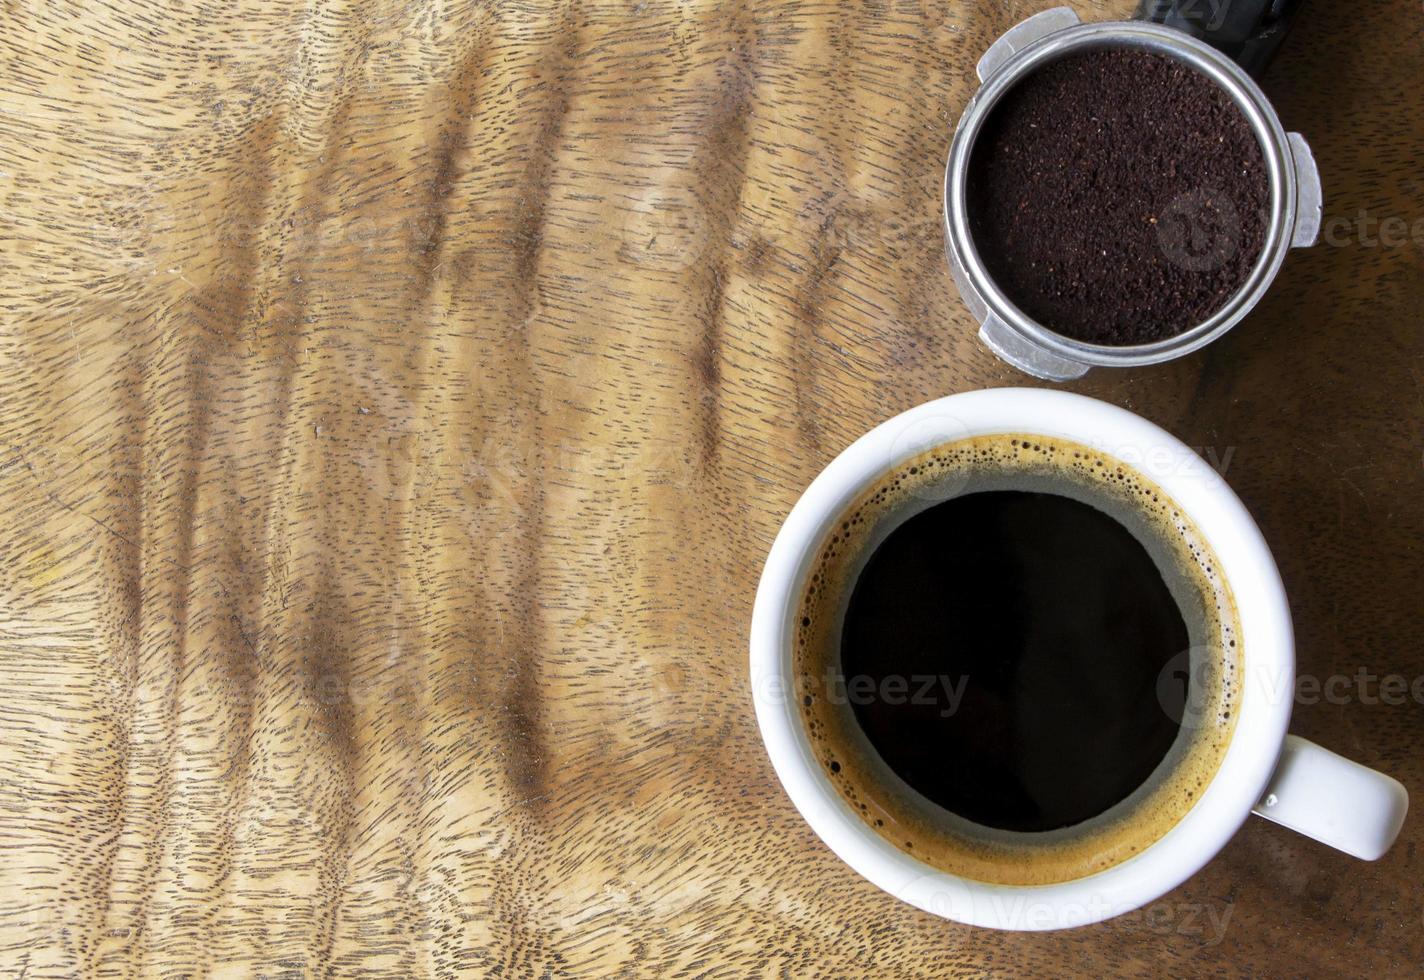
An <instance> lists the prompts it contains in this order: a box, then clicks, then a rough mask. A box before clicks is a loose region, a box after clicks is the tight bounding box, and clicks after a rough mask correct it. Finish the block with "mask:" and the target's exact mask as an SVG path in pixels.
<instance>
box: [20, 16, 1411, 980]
mask: <svg viewBox="0 0 1424 980" xmlns="http://www.w3.org/2000/svg"><path fill="white" fill-rule="evenodd" d="M1044 5H1046V4H1034V3H1011V4H998V3H989V2H979V3H965V2H950V0H934V2H930V0H904V2H900V0H886V2H878V3H871V2H864V3H860V2H856V3H842V2H839V0H826V2H820V3H798V2H788V3H776V4H758V3H752V2H731V3H725V4H715V3H709V2H700V0H692V2H673V0H648V2H637V3H634V2H618V0H609V2H600V3H588V4H583V5H545V4H525V3H498V4H478V3H466V2H462V0H413V2H409V3H407V2H404V0H391V2H359V0H353V2H347V3H342V2H319V0H314V2H311V3H305V4H303V3H271V4H259V3H252V2H235V3H231V4H227V3H224V4H218V3H187V2H165V3H139V2H134V0H96V2H93V3H84V4H79V3H69V2H64V0H16V2H13V3H7V4H5V5H4V11H3V17H0V204H3V207H0V262H3V278H0V510H3V515H4V516H3V518H0V670H3V679H4V687H3V694H0V972H3V973H4V974H5V975H7V976H23V977H28V978H39V977H60V976H66V977H67V976H123V975H163V976H169V977H177V976H205V975H210V976H243V977H246V976H269V977H274V976H353V975H361V976H423V975H440V976H445V975H454V974H457V973H468V974H470V975H475V976H503V977H538V976H570V975H626V976H639V977H644V976H646V977H674V976H686V977H723V976H746V975H757V976H796V977H802V976H816V975H824V976H835V977H841V976H851V975H875V976H895V975H904V976H921V975H925V976H928V975H966V976H987V975H1000V974H1003V975H1020V974H1023V973H1025V972H1029V971H1037V972H1040V973H1042V974H1045V975H1070V974H1087V975H1133V974H1138V975H1149V974H1152V973H1154V972H1155V971H1158V970H1165V971H1170V972H1172V973H1174V974H1187V973H1199V972H1200V973H1205V972H1211V973H1220V974H1236V973H1248V972H1250V973H1257V974H1269V975H1296V974H1300V975H1305V974H1307V973H1308V974H1310V975H1312V976H1322V975H1329V974H1346V973H1349V974H1364V975H1369V976H1375V977H1381V976H1387V975H1391V974H1394V975H1413V974H1415V973H1416V972H1417V971H1418V969H1419V968H1420V966H1421V963H1422V962H1424V899H1421V894H1420V891H1419V882H1420V881H1421V880H1424V854H1421V853H1420V848H1419V845H1420V843H1421V839H1422V838H1421V830H1420V827H1421V826H1422V824H1421V822H1420V821H1419V820H1417V819H1411V820H1410V822H1409V823H1408V824H1406V827H1405V830H1404V836H1403V839H1402V840H1401V842H1400V844H1399V845H1398V846H1397V847H1396V848H1395V850H1394V851H1393V852H1392V853H1391V854H1390V855H1389V856H1387V857H1386V858H1385V859H1384V860H1382V861H1380V862H1379V863H1377V864H1372V865H1366V864H1362V863H1358V862H1355V861H1353V860H1351V859H1349V858H1346V857H1343V856H1341V855H1339V854H1335V853H1332V852H1331V851H1329V850H1326V849H1325V848H1323V847H1320V846H1317V845H1315V844H1313V843H1310V842H1308V841H1306V840H1304V839H1303V838H1300V837H1296V836H1293V835H1292V834H1290V833H1288V832H1286V831H1284V830H1281V829H1279V828H1275V827H1271V826H1268V825H1266V824H1264V823H1263V822H1260V821H1255V822H1252V823H1250V824H1248V825H1247V826H1246V827H1245V828H1244V829H1243V830H1242V831H1241V833H1240V834H1239V835H1238V836H1237V837H1236V838H1235V840H1234V841H1233V842H1232V843H1231V844H1230V846H1229V847H1228V848H1227V849H1226V851H1225V852H1224V853H1223V854H1222V856H1221V857H1220V858H1219V859H1218V860H1217V861H1216V862H1214V863H1213V864H1212V865H1211V866H1210V867H1209V868H1208V869H1207V870H1206V871H1204V872H1203V873H1202V874H1200V875H1198V876H1197V877H1196V878H1194V879H1192V880H1191V881H1190V882H1189V883H1187V884H1186V885H1184V886H1183V887H1182V888H1180V889H1178V890H1177V891H1176V892H1173V893H1172V894H1171V895H1169V896H1168V897H1167V898H1165V899H1163V900H1162V901H1161V902H1159V903H1157V905H1155V906H1153V908H1152V909H1150V910H1148V911H1147V912H1146V913H1142V914H1138V915H1136V916H1132V917H1129V918H1128V919H1125V920H1119V921H1117V922H1113V923H1109V924H1106V925H1103V926H1098V927H1094V928H1089V929H1084V930H1081V931H1076V932H1071V933H1067V934H1056V935H1048V936H1016V935H1001V934H992V933H984V932H973V931H970V930H968V929H964V928H961V927H958V926H955V925H953V924H949V923H946V922H943V921H940V920H938V919H935V918H933V917H931V916H929V915H924V914H921V913H919V912H917V911H915V910H913V909H910V908H909V907H907V906H904V905H902V904H900V903H898V902H896V901H895V900H894V899H892V898H890V897H888V896H886V895H883V894H881V893H879V892H878V891H876V890H875V889H874V888H872V887H871V886H869V885H868V884H866V883H864V882H863V881H861V880H860V879H858V878H857V877H856V876H855V875H854V874H852V873H851V872H850V871H848V870H847V869H846V868H845V867H844V866H843V865H841V864H840V863H839V862H838V861H837V860H836V859H835V858H834V857H833V856H832V855H831V854H830V853H829V852H828V851H827V850H826V848H825V847H823V846H822V845H821V844H820V843H819V842H818V841H817V840H816V839H815V838H814V836H813V835H812V834H811V832H810V831H809V830H808V829H807V827H806V826H805V824H804V823H803V822H802V821H801V819H800V818H799V817H798V816H797V815H796V813H795V812H794V811H793V809H792V807H791V806H790V804H789V803H788V801H787V799H786V797H785V795H784V794H783V793H782V791H781V789H780V787H779V786H778V784H777V782H776V780H775V778H774V777H773V774H772V771H771V768H770V766H769V764H768V762H767V759H766V756H765V754H764V753H763V751H762V748H761V745H760V742H759V739H758V737H757V733H756V729H755V726H754V723H753V718H752V710H751V695H750V692H749V690H748V689H747V683H746V680H745V662H746V639H747V622H748V617H749V613H750V608H751V600H752V595H753V589H754V586H755V582H756V578H757V575H758V572H759V569H760V563H761V560H762V558H763V556H764V554H765V552H766V549H767V547H768V545H769V544H770V542H771V539H772V536H773V534H774V533H775V531H776V529H777V527H778V523H779V522H780V521H781V519H782V518H783V517H784V515H785V514H786V512H787V510H788V509H789V508H790V506H791V504H792V502H793V501H794V499H795V498H796V496H797V494H798V493H799V491H800V490H801V489H802V488H803V487H804V486H805V485H806V483H807V482H808V481H809V480H810V479H811V477H812V476H813V475H814V474H815V473H816V471H817V470H818V469H819V468H820V467H821V466H823V465H824V464H825V463H826V462H827V461H828V460H829V459H830V458H831V457H832V456H833V455H834V454H835V453H836V452H837V451H838V450H840V449H841V448H842V447H844V446H845V445H846V444H847V443H849V442H850V441H851V440H852V439H854V438H855V437H856V436H858V435H859V434H861V433H862V432H864V431H865V430H866V429H867V428H869V427H870V426H872V425H874V424H875V423H877V422H879V421H881V420H883V419H884V418H886V417H887V416H889V415H890V414H891V413H893V412H896V411H899V410H901V409H904V408H907V407H909V406H911V405H913V404H916V403H918V402H920V401H923V400H925V399H928V398H931V397H933V396H937V395H941V394H945V393H948V392H953V391H960V390H964V389H968V388H974V387H981V386H988V385H1003V384H1022V383H1025V379H1024V378H1023V377H1021V376H1019V375H1017V374H1015V373H1013V372H1012V371H1010V370H1009V369H1007V368H1005V367H1004V366H1002V365H1001V364H999V363H998V362H997V361H995V360H994V359H993V358H992V357H990V356H989V355H988V354H987V353H986V352H985V351H984V350H982V349H981V348H980V347H979V346H978V344H977V343H976V341H975V339H974V337H973V331H972V329H971V325H970V322H969V319H968V317H967V316H966V314H965V312H964V310H963V308H962V306H961V304H960V301H959V298H958V295H957V294H956V292H955V290H954V287H953V285H952V284H951V282H950V280H949V277H948V274H947V272H946V268H945V264H944V258H943V249H942V241H941V233H940V224H939V218H938V211H939V184H940V175H941V167H942V161H943V158H944V154H945V150H946V147H947V144H948V139H949V134H950V132H951V129H952V127H953V125H954V122H955V119H956V118H957V115H958V112H959V110H960V108H961V107H962V105H963V104H964V101H965V99H966V98H967V97H968V95H969V93H970V92H971V91H972V89H973V87H974V86H973V65H974V62H975V61H976V59H977V58H978V56H979V54H980V53H981V51H982V49H983V48H984V46H985V45H986V43H987V42H988V41H989V40H990V39H992V38H993V37H994V36H996V35H997V34H998V33H999V32H1000V31H1001V30H1002V29H1004V28H1005V27H1007V26H1009V25H1010V24H1012V23H1013V22H1015V21H1017V20H1019V19H1021V18H1022V17H1023V16H1026V15H1027V14H1029V13H1032V12H1033V11H1034V10H1035V9H1037V8H1038V7H1039V6H1044ZM1080 6H1081V7H1082V8H1083V9H1084V13H1085V15H1086V16H1087V17H1089V18H1106V17H1108V16H1112V15H1119V16H1120V15H1125V14H1126V13H1128V12H1129V9H1130V6H1131V4H1130V3H1128V2H1113V3H1092V4H1083V5H1080ZM1419 32H1420V11H1419V7H1418V5H1417V4H1405V3H1390V4H1360V5H1353V4H1329V3H1315V4H1311V5H1310V7H1309V9H1308V10H1307V13H1306V16H1305V17H1304V19H1303V20H1302V22H1301V24H1300V26H1299V27H1298V29H1297V32H1296V34H1295V35H1294V36H1293V37H1292V38H1291V40H1290V42H1289V43H1288V45H1287V48H1286V49H1285V51H1284V53H1283V56H1282V58H1281V60H1280V62H1279V63H1278V64H1277V65H1276V66H1275V68H1274V69H1273V70H1272V73H1271V75H1270V77H1269V80H1268V84H1267V88H1268V90H1269V91H1270V93H1271V94H1272V96H1273V97H1274V98H1275V99H1276V100H1277V103H1278V105H1279V108H1280V110H1281V113H1282V115H1283V117H1284V119H1285V122H1286V123H1287V126H1288V128H1291V129H1299V130H1301V131H1303V132H1304V133H1305V134H1306V135H1307V136H1308V138H1309V139H1310V141H1311V143H1312V144H1313V146H1314V148H1315V153H1316V156H1317V158H1318V160H1319V163H1320V170H1321V172H1322V174H1323V175H1324V182H1325V192H1326V197H1327V201H1328V205H1327V209H1326V213H1327V217H1329V218H1345V219H1350V220H1352V221H1353V220H1354V219H1355V218H1356V216H1357V214H1358V213H1359V212H1361V211H1364V212H1365V213H1366V214H1367V215H1368V216H1369V217H1370V218H1372V219H1374V220H1375V221H1377V222H1378V221H1381V220H1384V219H1403V220H1405V221H1407V222H1408V223H1409V224H1408V229H1407V231H1406V232H1405V234H1404V240H1402V241H1401V240H1398V239H1397V238H1395V237H1390V238H1387V239H1385V240H1384V241H1383V242H1381V241H1380V240H1379V239H1378V238H1376V239H1375V240H1374V244H1373V245H1371V244H1369V241H1368V240H1367V239H1363V238H1361V236H1360V235H1358V234H1355V233H1353V232H1341V231H1339V229H1338V228H1337V229H1336V234H1335V241H1336V244H1335V245H1333V246H1331V245H1327V246H1323V247H1320V248H1317V249H1315V250H1313V251H1310V252H1307V253H1296V254H1294V255H1293V256H1292V257H1291V259H1290V261H1289V262H1288V264H1287V265H1286V267H1285V270H1284V272H1283V273H1282V275H1281V277H1280V279H1279V281H1278V282H1277V284H1276V287H1275V289H1274V290H1273V292H1272V293H1271V294H1270V296H1269V297H1268V298H1267V299H1266V301H1265V302H1264V303H1263V305H1262V306H1261V307H1260V309H1259V311H1258V312H1257V313H1256V314H1255V315H1253V316H1252V317H1251V319H1250V320H1249V321H1248V322H1247V323H1245V324H1243V325H1242V326H1241V327H1240V328H1238V329H1237V330H1236V331H1235V332H1233V333H1232V334H1231V335H1230V336H1229V337H1227V338H1226V339H1224V340H1223V341H1221V342H1220V343H1218V344H1216V345H1214V346H1213V347H1211V348H1210V349H1209V350H1208V351H1205V352H1203V353H1201V354H1199V355H1197V356H1194V357H1191V358H1189V359H1186V360H1183V361H1180V362H1177V363H1174V364H1171V365H1167V366H1163V367H1159V368H1154V369H1150V370H1140V371H1132V372H1124V373H1109V372H1098V373H1094V374H1093V375H1090V376H1089V378H1088V379H1086V380H1085V381H1084V382H1082V383H1080V384H1077V385H1075V386H1074V387H1075V388H1076V389H1077V390H1081V391H1084V392H1087V393H1090V394H1093V395H1096V396H1099V397H1102V398H1106V399H1108V400H1111V401H1113V402H1116V403H1118V404H1122V405H1125V406H1127V407H1129V408H1132V409H1134V410H1136V411H1138V412H1140V413H1143V414H1145V415H1146V416H1147V417H1149V418H1151V419H1153V420H1155V421H1157V422H1159V423H1161V424H1163V425H1165V426H1167V427H1168V428H1170V429H1172V430H1174V431H1175V432H1177V433H1179V434H1180V435H1181V436H1183V437H1184V438H1185V439H1186V441H1187V442H1188V443H1190V444H1192V445H1197V446H1202V447H1205V448H1206V449H1207V450H1208V452H1210V453H1215V454H1216V455H1217V457H1218V458H1220V459H1224V460H1226V461H1227V462H1229V468H1228V474H1227V475H1228V478H1229V479H1230V481H1231V482H1232V483H1233V485H1234V486H1235V487H1236V488H1237V489H1238V490H1239V492H1240V493H1241V494H1242V496H1243V497H1244V498H1245V499H1246V501H1247V502H1248V504H1249V505H1250V506H1251V507H1252V508H1253V510H1254V511H1255V513H1256V514H1257V515H1258V517H1259V518H1260V521H1261V523H1262V526H1263V528H1264V530H1265V532H1266V535H1267V537H1268V538H1269V539H1270V541H1271V542H1272V543H1273V545H1274V548H1275V550H1276V554H1277V556H1278V558H1279V560H1280V563H1281V566H1282V569H1283V572H1284V575H1285V578H1286V581H1287V585H1288V587H1289V589H1290V593H1291V596H1292V599H1293V604H1294V611H1295V615H1296V617H1297V624H1298V630H1299V636H1300V659H1301V668H1302V670H1303V671H1304V672H1307V673H1310V674H1313V675H1316V676H1318V677H1321V678H1326V677H1329V676H1330V675H1332V674H1336V673H1340V674H1346V675H1350V676H1353V675H1354V674H1355V672H1356V671H1357V669H1359V668H1365V669H1367V670H1369V671H1371V672H1372V673H1373V674H1375V675H1388V674H1400V675H1403V676H1404V677H1406V678H1409V679H1411V680H1412V679H1413V678H1415V677H1417V676H1419V675H1420V674H1421V673H1424V655H1421V649H1420V630H1419V582H1420V581H1421V580H1424V551H1421V546H1420V541H1421V536H1422V535H1424V495H1421V489H1424V487H1421V484H1424V460H1421V446H1420V441H1419V439H1420V432H1421V425H1424V397H1421V394H1420V391H1421V388H1420V382H1421V372H1422V371H1424V360H1421V356H1420V355H1421V343H1424V341H1421V335H1420V332H1419V311H1420V309H1421V308H1424V275H1421V271H1424V270H1421V261H1420V249H1421V247H1424V227H1421V226H1418V225H1416V224H1415V222H1416V220H1417V219H1419V218H1421V217H1424V211H1421V210H1420V208H1421V200H1424V191H1421V185H1420V177H1419V171H1418V166H1419V160H1420V158H1421V156H1424V87H1421V86H1420V85H1419V83H1418V82H1419V78H1420V77H1421V68H1424V65H1421V54H1420V46H1419ZM1390 227H1391V228H1392V229H1394V231H1396V232H1397V231H1398V226H1397V225H1391V226H1390ZM1379 232H1380V229H1379V228H1378V227H1377V228H1376V230H1375V234H1376V235H1379ZM1391 242H1393V244H1390V243H1391ZM1295 730H1296V731H1298V732H1300V733H1301V734H1303V735H1306V736H1308V737H1311V738H1314V739H1317V740H1319V741H1320V742H1321V743H1323V744H1325V745H1327V746H1329V747H1331V748H1334V749H1337V750H1339V751H1341V752H1344V753H1346V754H1348V755H1350V756H1352V757H1354V758H1357V759H1359V760H1361V761H1363V762H1365V763H1367V764H1370V765H1374V766H1378V767H1380V768H1382V769H1384V770H1386V771H1388V772H1391V773H1393V774H1394V775H1396V776H1398V777H1399V778H1400V779H1402V780H1403V781H1404V782H1405V784H1406V785H1408V786H1409V788H1410V789H1411V790H1412V791H1414V793H1415V794H1416V797H1417V796H1418V794H1420V793H1424V753H1421V751H1420V743H1421V736H1424V706H1421V705H1420V704H1419V703H1417V702H1415V701H1413V700H1407V701H1406V703H1405V704H1402V705H1387V704H1373V705H1370V704H1362V703H1360V702H1359V701H1358V699H1355V700H1354V701H1353V702H1352V703H1349V704H1327V703H1321V704H1318V705H1304V704H1303V705H1301V706H1300V707H1299V708H1298V709H1297V716H1296V723H1295ZM1223 920H1224V922H1223ZM1217 924H1221V925H1223V928H1220V929H1218V928H1217Z"/></svg>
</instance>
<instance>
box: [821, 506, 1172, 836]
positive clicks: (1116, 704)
mask: <svg viewBox="0 0 1424 980" xmlns="http://www.w3.org/2000/svg"><path fill="white" fill-rule="evenodd" d="M1189 645H1190V641H1189V638H1188V630H1187V624H1186V622H1185V621H1184V619H1183V616H1182V613H1181V611H1180V609H1179V608H1178V606H1177V603H1176V601H1175V600H1174V599H1173V597H1172V594H1171V593H1170V592H1169V590H1168V587H1167V585H1166V583H1165V582H1164V581H1163V577H1162V574H1161V572H1160V571H1159V570H1158V568H1157V566H1156V565H1155V564H1154V562H1153V560H1152V558H1151V556H1149V554H1148V553H1147V551H1146V549H1145V548H1144V547H1143V546H1142V544H1141V543H1139V541H1138V540H1137V538H1135V537H1134V536H1133V535H1132V534H1131V533H1130V532H1129V531H1128V530H1127V528H1125V527H1124V526H1123V525H1122V524H1120V523H1119V522H1118V521H1117V520H1115V519H1114V518H1112V517H1110V516H1108V515H1107V514H1105V513H1104V512H1103V511H1101V510H1098V509H1097V508H1095V507H1093V506H1090V505H1089V504H1086V503H1081V502H1079V501H1077V500H1074V499H1071V498H1069V497H1065V496H1060V495H1058V494H1054V493H1042V492H1026V491H1018V490H987V491H982V492H977V493H970V494H967V495H964V496H959V497H955V498H952V499H950V500H947V501H944V502H942V503H938V504H935V505H933V506H931V507H930V508H929V509H927V510H924V511H922V512H920V513H918V514H916V515H915V516H913V517H911V518H909V519H908V520H906V521H905V522H904V523H903V524H901V525H900V526H899V527H898V528H896V529H895V530H894V531H892V532H891V533H890V535H889V536H888V537H887V538H886V539H885V540H884V541H883V542H882V543H881V544H880V545H879V547H877V548H876V549H875V550H874V551H873V553H872V554H871V555H870V557H869V559H868V560H867V561H866V564H865V565H864V567H863V569H862V570H861V572H860V575H859V578H858V579H857V580H856V582H855V585H854V588H853V590H852V592H851V595H850V599H849V603H848V605H847V606H846V611H845V620H844V625H843V628H842V633H841V649H840V653H841V667H842V670H843V672H844V676H845V678H846V679H847V684H848V700H849V703H850V704H851V706H852V708H853V710H854V714H855V719H856V721H857V723H858V724H859V726H860V727H861V729H862V730H863V732H864V733H865V735H866V737H867V738H868V739H869V741H870V743H871V745H873V746H874V748H875V750H876V751H877V752H878V753H879V755H880V757H881V758H882V759H883V760H884V762H885V763H886V764H887V765H888V766H889V767H890V768H891V769H892V770H894V772H895V773H896V774H897V775H899V776H900V778H902V779H903V780H904V781H905V782H906V783H908V784H909V785H910V786H912V787H913V788H914V789H915V790H916V791H918V792H919V793H920V794H922V795H923V796H925V797H927V798H928V799H930V800H932V801H934V802H935V803H938V804H939V805H941V806H943V807H944V808H946V809H948V810H950V811H951V812H953V813H956V814H958V815H960V816H962V817H965V818H967V819H969V820H972V821H975V822H976V823H980V824H984V825H986V826H989V827H996V828H1001V829H1006V830H1015V831H1045V830H1052V829H1055V828H1060V827H1067V826H1071V825H1073V824H1077V823H1080V822H1082V821H1084V820H1087V819H1089V818H1091V817H1094V816H1096V815H1098V814H1101V813H1103V812H1104V811H1105V810H1107V809H1108V808H1110V807H1111V806H1113V805H1114V804H1116V803H1119V802H1120V801H1122V800H1124V799H1125V798H1127V797H1128V796H1129V795H1130V794H1131V793H1132V792H1133V791H1134V790H1135V789H1137V788H1138V787H1139V786H1141V785H1142V784H1143V783H1144V782H1145V781H1146V780H1147V779H1148V777H1149V776H1150V775H1151V773H1152V771H1153V769H1154V768H1156V766H1157V765H1158V763H1159V762H1161V761H1162V759H1163V757H1164V756H1165V755H1166V754H1167V752H1168V749H1169V748H1171V746H1172V744H1173V741H1174V740H1175V739H1176V738H1177V735H1178V730H1179V720H1178V719H1177V718H1174V717H1173V716H1172V715H1171V714H1169V712H1168V711H1167V710H1164V707H1163V702H1162V698H1161V695H1160V689H1159V681H1160V679H1161V678H1162V677H1163V676H1164V672H1169V676H1170V662H1171V661H1172V660H1173V658H1174V657H1179V655H1182V654H1183V653H1184V651H1186V650H1187V648H1188V647H1189ZM1179 662H1180V661H1179ZM930 679H935V680H934V682H933V683H931V680H930ZM1179 683H1180V684H1181V685H1182V686H1185V683H1186V680H1185V677H1184V676H1183V677H1182V678H1181V680H1180V682H1179Z"/></svg>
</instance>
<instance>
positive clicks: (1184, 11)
mask: <svg viewBox="0 0 1424 980" xmlns="http://www.w3.org/2000/svg"><path fill="white" fill-rule="evenodd" d="M1303 5H1304V3H1303V0H1141V5H1140V6H1139V7H1138V8H1137V19H1138V20H1145V21H1151V22H1152V23H1154V24H1164V25H1166V26H1167V27H1175V28H1176V29H1177V30H1179V31H1185V32H1186V33H1188V34H1190V35H1192V37H1195V38H1200V39H1201V40H1203V41H1205V42H1206V43H1207V44H1210V45H1211V46H1212V47H1214V48H1216V49H1217V50H1218V51H1220V52H1222V53H1223V54H1225V55H1226V56H1227V57H1228V58H1230V59H1231V60H1232V61H1234V62H1236V63H1237V64H1238V65H1240V66H1241V67H1242V68H1244V69H1246V71H1247V72H1249V73H1250V74H1251V75H1259V74H1261V72H1263V71H1265V70H1266V66H1267V65H1269V64H1270V63H1271V59H1272V58H1273V57H1275V54H1276V49H1277V48H1279V47H1280V46H1281V41H1283V40H1284V39H1285V36H1286V32H1287V31H1289V30H1290V25H1291V20H1292V19H1293V18H1294V16H1295V14H1296V13H1297V12H1298V11H1299V10H1300V8H1301V7H1302V6H1303Z"/></svg>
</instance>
